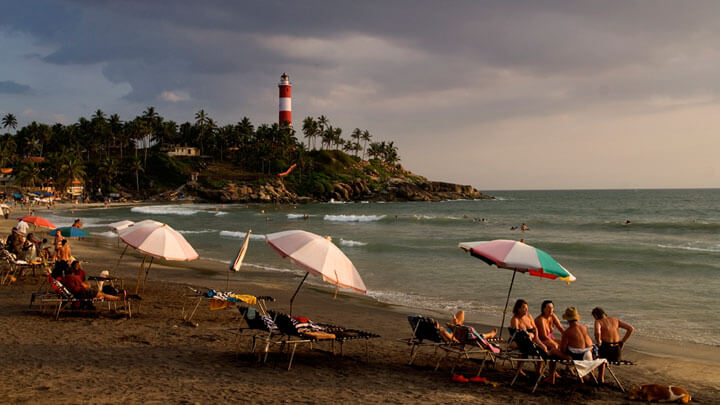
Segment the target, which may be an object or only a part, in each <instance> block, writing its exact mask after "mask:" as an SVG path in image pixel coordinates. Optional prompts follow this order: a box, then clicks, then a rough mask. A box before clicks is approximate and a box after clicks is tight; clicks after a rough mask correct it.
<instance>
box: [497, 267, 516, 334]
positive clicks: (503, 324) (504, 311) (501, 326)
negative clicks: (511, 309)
mask: <svg viewBox="0 0 720 405" xmlns="http://www.w3.org/2000/svg"><path fill="white" fill-rule="evenodd" d="M515 274H517V269H514V270H513V276H512V281H510V289H508V295H507V298H506V299H505V309H503V317H502V322H500V337H501V338H502V333H503V327H504V326H505V314H507V307H508V303H509V302H510V292H511V291H512V288H513V284H514V283H515Z"/></svg>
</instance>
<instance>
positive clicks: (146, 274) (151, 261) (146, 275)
mask: <svg viewBox="0 0 720 405" xmlns="http://www.w3.org/2000/svg"><path fill="white" fill-rule="evenodd" d="M153 259H155V258H154V257H151V258H150V263H148V266H147V267H146V268H145V278H144V279H143V284H142V290H141V291H140V293H141V294H142V293H144V292H145V283H147V278H148V273H150V267H151V266H152V264H153Z"/></svg>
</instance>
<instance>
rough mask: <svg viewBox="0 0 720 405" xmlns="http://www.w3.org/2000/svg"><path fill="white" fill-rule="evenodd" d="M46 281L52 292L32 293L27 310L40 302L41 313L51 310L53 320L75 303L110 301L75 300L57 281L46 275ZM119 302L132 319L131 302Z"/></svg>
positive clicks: (93, 299)
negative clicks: (51, 287) (36, 302)
mask: <svg viewBox="0 0 720 405" xmlns="http://www.w3.org/2000/svg"><path fill="white" fill-rule="evenodd" d="M48 281H49V283H50V285H51V286H53V289H52V291H50V290H48V291H47V292H44V293H42V292H41V293H38V292H35V293H32V295H31V296H30V305H29V308H32V306H33V304H34V303H35V301H40V305H41V311H42V312H45V311H46V308H48V307H49V308H52V309H53V311H52V313H53V316H54V318H55V320H59V319H60V313H61V312H62V311H63V310H64V309H66V308H68V307H69V306H71V305H73V304H74V303H76V302H79V303H91V304H96V303H101V302H110V301H106V300H104V299H99V298H92V299H84V298H77V297H75V296H74V295H73V294H72V293H71V292H70V290H68V289H67V287H65V286H64V285H63V284H62V283H61V282H60V281H59V280H56V279H54V278H52V277H51V276H49V275H48ZM119 301H120V302H122V303H123V305H124V307H125V309H126V310H127V317H128V318H132V306H131V301H132V300H130V299H127V298H125V299H122V300H119ZM112 302H115V301H112Z"/></svg>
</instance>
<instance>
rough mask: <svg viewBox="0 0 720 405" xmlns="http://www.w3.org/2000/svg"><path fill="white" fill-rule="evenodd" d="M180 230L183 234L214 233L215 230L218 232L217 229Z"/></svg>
mask: <svg viewBox="0 0 720 405" xmlns="http://www.w3.org/2000/svg"><path fill="white" fill-rule="evenodd" d="M178 232H179V233H181V234H183V235H192V234H196V233H213V232H217V229H203V230H201V231H184V230H180V231H178Z"/></svg>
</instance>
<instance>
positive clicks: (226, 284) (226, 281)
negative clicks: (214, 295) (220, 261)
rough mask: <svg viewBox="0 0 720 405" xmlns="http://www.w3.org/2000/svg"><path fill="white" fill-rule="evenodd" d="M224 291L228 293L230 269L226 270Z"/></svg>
mask: <svg viewBox="0 0 720 405" xmlns="http://www.w3.org/2000/svg"><path fill="white" fill-rule="evenodd" d="M225 289H226V290H228V291H230V268H229V267H228V268H227V280H225Z"/></svg>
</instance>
